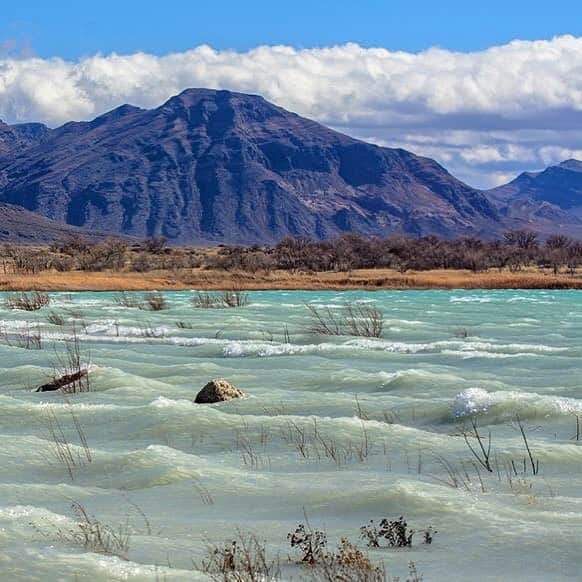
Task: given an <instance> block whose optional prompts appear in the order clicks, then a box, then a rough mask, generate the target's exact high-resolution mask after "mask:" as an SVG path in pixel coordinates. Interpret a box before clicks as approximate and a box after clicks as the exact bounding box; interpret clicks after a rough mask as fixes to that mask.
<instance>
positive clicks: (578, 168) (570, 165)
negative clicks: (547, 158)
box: [558, 158, 582, 172]
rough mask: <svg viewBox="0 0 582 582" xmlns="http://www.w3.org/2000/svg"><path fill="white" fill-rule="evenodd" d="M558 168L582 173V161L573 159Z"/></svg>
mask: <svg viewBox="0 0 582 582" xmlns="http://www.w3.org/2000/svg"><path fill="white" fill-rule="evenodd" d="M558 167H559V168H563V169H564V170H570V171H572V172H582V161H580V160H575V159H573V158H571V159H569V160H565V161H563V162H562V163H560V164H558Z"/></svg>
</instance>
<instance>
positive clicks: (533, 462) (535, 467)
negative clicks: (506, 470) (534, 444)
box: [515, 415, 540, 475]
mask: <svg viewBox="0 0 582 582" xmlns="http://www.w3.org/2000/svg"><path fill="white" fill-rule="evenodd" d="M515 423H516V425H517V428H518V430H519V432H520V434H521V438H522V439H523V444H524V446H525V450H526V451H527V458H528V460H529V463H530V466H531V472H532V475H537V474H538V473H539V472H540V461H539V459H535V458H534V455H533V453H532V450H531V448H530V446H529V441H528V440H527V435H526V434H525V429H524V427H523V423H522V422H521V419H520V418H519V415H516V417H515ZM524 466H525V459H524Z"/></svg>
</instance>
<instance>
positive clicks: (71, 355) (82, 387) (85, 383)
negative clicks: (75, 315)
mask: <svg viewBox="0 0 582 582" xmlns="http://www.w3.org/2000/svg"><path fill="white" fill-rule="evenodd" d="M62 346H63V350H62V351H59V350H58V347H55V360H54V362H53V368H54V369H55V372H54V374H53V376H52V379H51V382H53V383H55V384H60V383H62V382H59V380H61V379H62V378H66V379H67V380H70V381H68V382H67V383H66V384H63V385H62V386H60V389H61V391H62V392H65V393H67V394H75V393H77V392H89V391H90V389H91V386H90V382H89V374H88V373H87V372H88V367H89V359H90V354H89V353H88V352H85V351H84V350H83V348H82V347H81V341H80V339H79V334H78V332H77V328H76V327H73V330H72V333H71V336H70V337H68V338H66V339H65V340H63V342H62Z"/></svg>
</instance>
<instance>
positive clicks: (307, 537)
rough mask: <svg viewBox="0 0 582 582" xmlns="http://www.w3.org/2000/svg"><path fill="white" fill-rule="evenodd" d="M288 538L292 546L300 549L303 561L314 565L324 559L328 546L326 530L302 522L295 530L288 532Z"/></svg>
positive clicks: (300, 557)
mask: <svg viewBox="0 0 582 582" xmlns="http://www.w3.org/2000/svg"><path fill="white" fill-rule="evenodd" d="M287 539H288V540H289V544H290V545H291V547H292V548H294V549H295V548H296V549H297V550H299V561H300V562H301V563H303V564H309V565H310V566H313V565H314V564H316V563H318V562H321V561H322V560H323V559H324V557H325V554H326V547H327V535H326V533H325V532H324V531H322V530H319V529H312V528H311V526H310V525H309V524H307V526H306V525H305V524H303V523H300V524H299V525H298V526H297V527H296V528H295V530H294V531H292V532H290V533H288V534H287Z"/></svg>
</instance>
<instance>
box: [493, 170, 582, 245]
mask: <svg viewBox="0 0 582 582" xmlns="http://www.w3.org/2000/svg"><path fill="white" fill-rule="evenodd" d="M486 194H487V196H488V197H489V198H490V200H491V201H492V202H493V203H494V204H495V205H496V206H497V208H498V209H499V212H500V214H501V215H503V216H505V217H506V218H507V219H509V220H510V221H511V222H512V223H515V224H516V225H519V226H522V227H527V228H530V229H531V230H536V231H538V232H540V233H542V234H553V233H556V232H560V233H562V234H568V235H571V236H576V237H582V162H581V161H578V160H566V161H565V162H562V163H561V164H558V165H556V166H550V167H549V168H547V169H545V170H543V171H542V172H525V173H523V174H520V175H519V176H518V177H517V178H515V180H513V181H511V182H509V184H505V185H504V186H499V187H497V188H494V189H493V190H489V191H488V192H487V193H486Z"/></svg>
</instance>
